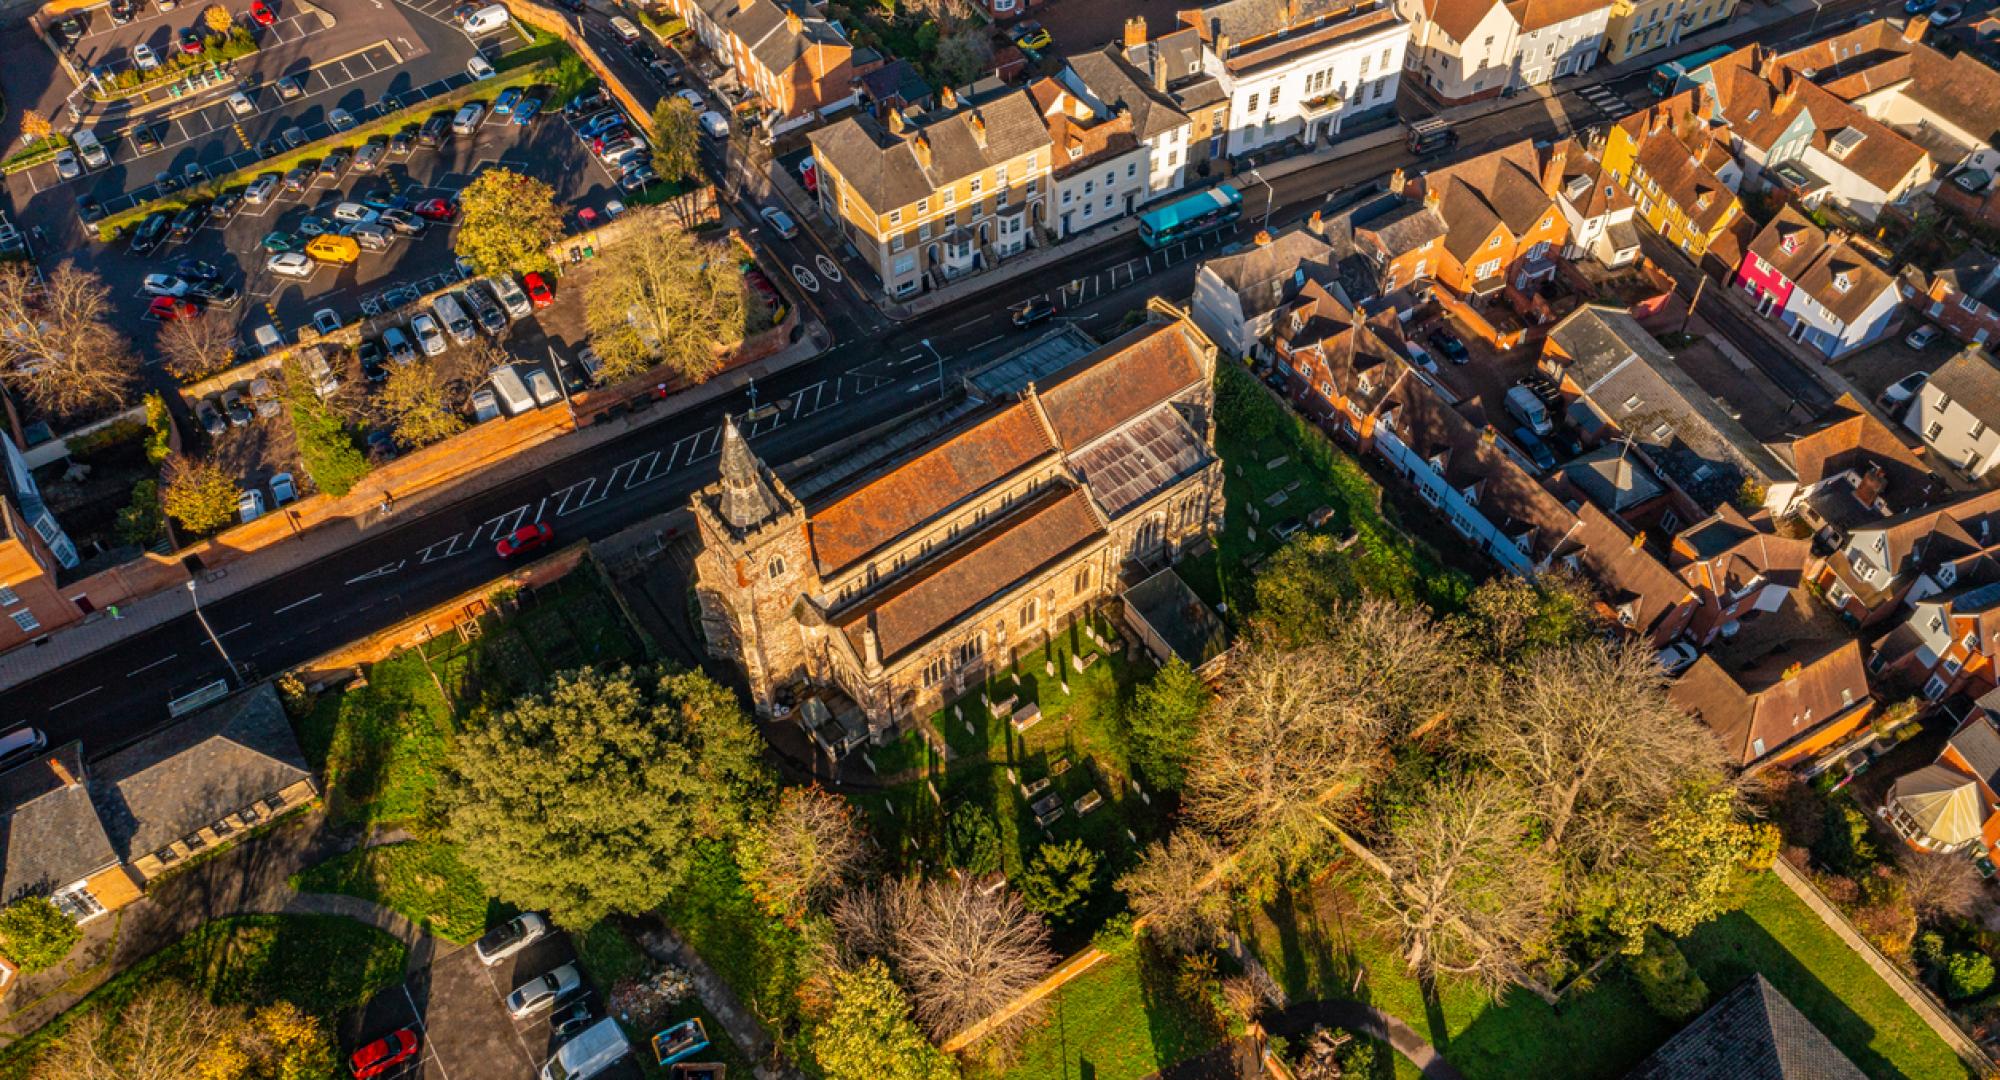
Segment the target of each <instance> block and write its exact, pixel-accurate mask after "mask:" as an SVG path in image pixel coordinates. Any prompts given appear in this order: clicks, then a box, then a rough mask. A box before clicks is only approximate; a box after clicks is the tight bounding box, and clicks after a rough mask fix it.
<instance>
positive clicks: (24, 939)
mask: <svg viewBox="0 0 2000 1080" xmlns="http://www.w3.org/2000/svg"><path fill="white" fill-rule="evenodd" d="M82 937H83V931H81V930H78V929H77V928H76V923H75V922H73V921H71V920H70V917H69V916H67V915H65V914H63V913H62V911H61V909H59V908H57V907H56V905H55V904H54V902H52V901H51V900H49V898H48V897H46V896H30V897H27V898H25V899H23V900H19V901H16V902H15V903H13V904H10V905H8V906H7V907H5V908H0V952H4V953H5V954H6V956H7V958H8V959H9V960H12V961H13V962H14V964H15V966H17V967H19V968H20V969H21V971H22V972H23V973H24V974H33V973H34V972H37V971H41V970H43V969H45V968H49V967H53V966H54V965H56V964H58V963H60V962H61V961H62V958H63V957H65V956H68V955H69V951H70V950H71V949H72V948H75V947H76V943H77V941H78V940H79V939H81V938H82ZM1987 979H1988V981H1991V980H1992V970H1991V968H1990V967H1989V968H1988V971H1987Z"/></svg>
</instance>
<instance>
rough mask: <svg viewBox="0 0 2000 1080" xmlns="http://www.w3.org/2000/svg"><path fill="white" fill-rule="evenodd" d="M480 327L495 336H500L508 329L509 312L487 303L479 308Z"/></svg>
mask: <svg viewBox="0 0 2000 1080" xmlns="http://www.w3.org/2000/svg"><path fill="white" fill-rule="evenodd" d="M478 318H479V328H480V329H481V330H484V331H486V332H487V333H488V334H490V335H492V336H493V337H499V336H500V334H501V333H502V332H503V331H505V330H506V329H507V313H506V312H504V311H501V310H500V309H499V308H497V307H494V306H493V305H492V304H487V305H485V306H484V307H481V308H480V309H479V316H478Z"/></svg>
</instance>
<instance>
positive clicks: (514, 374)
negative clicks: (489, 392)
mask: <svg viewBox="0 0 2000 1080" xmlns="http://www.w3.org/2000/svg"><path fill="white" fill-rule="evenodd" d="M493 391H494V392H495V393H497V394H499V395H500V407H501V408H503V409H506V410H507V415H508V416H519V415H521V414H522V413H524V412H532V411H533V410H534V408H535V399H534V396H533V395H531V394H529V393H528V387H527V384H525V383H523V382H522V381H521V373H520V372H518V371H515V370H514V365H512V364H501V365H500V366H499V367H497V368H494V369H493Z"/></svg>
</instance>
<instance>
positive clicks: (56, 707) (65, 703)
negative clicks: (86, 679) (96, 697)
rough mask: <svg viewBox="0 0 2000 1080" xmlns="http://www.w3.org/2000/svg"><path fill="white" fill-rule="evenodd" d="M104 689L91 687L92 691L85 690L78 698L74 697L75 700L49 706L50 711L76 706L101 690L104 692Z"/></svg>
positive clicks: (71, 699)
mask: <svg viewBox="0 0 2000 1080" xmlns="http://www.w3.org/2000/svg"><path fill="white" fill-rule="evenodd" d="M102 689H104V688H103V687H102V686H93V687H91V688H90V689H88V690H85V691H84V692H83V693H81V694H78V695H77V696H75V697H73V698H70V699H69V700H68V701H58V702H56V703H55V704H54V705H51V706H49V711H50V712H55V711H56V710H57V709H60V708H62V707H63V706H65V705H74V704H76V703H77V702H79V701H82V700H83V699H84V698H87V697H89V696H90V695H92V694H95V693H97V692H98V691H99V690H102Z"/></svg>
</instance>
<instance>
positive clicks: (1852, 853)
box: [1813, 796, 1878, 876]
mask: <svg viewBox="0 0 2000 1080" xmlns="http://www.w3.org/2000/svg"><path fill="white" fill-rule="evenodd" d="M1813 857H1814V858H1816V859H1818V860H1819V861H1820V862H1821V863H1822V864H1824V865H1825V866H1827V867H1829V868H1830V869H1832V870H1834V871H1835V872H1836V873H1841V874H1847V875H1849V876H1854V875H1856V874H1857V873H1858V872H1860V871H1863V870H1866V869H1868V868H1869V867H1871V866H1873V865H1875V862H1876V860H1877V858H1878V856H1877V854H1876V851H1875V841H1874V840H1872V839H1871V838H1870V837H1869V835H1868V817H1867V815H1865V814H1863V813H1862V812H1861V808H1860V807H1858V806H1855V805H1854V801H1853V800H1852V799H1849V798H1846V797H1844V796H1837V797H1835V798H1833V799H1830V800H1828V802H1827V804H1826V833H1825V835H1823V836H1822V837H1820V841H1819V843H1817V844H1815V845H1813Z"/></svg>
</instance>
